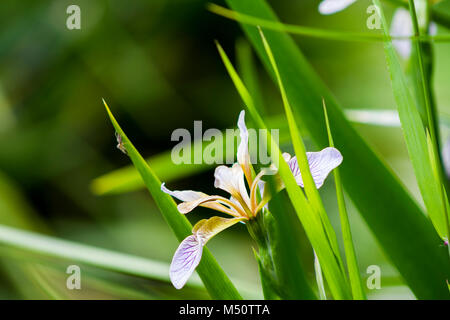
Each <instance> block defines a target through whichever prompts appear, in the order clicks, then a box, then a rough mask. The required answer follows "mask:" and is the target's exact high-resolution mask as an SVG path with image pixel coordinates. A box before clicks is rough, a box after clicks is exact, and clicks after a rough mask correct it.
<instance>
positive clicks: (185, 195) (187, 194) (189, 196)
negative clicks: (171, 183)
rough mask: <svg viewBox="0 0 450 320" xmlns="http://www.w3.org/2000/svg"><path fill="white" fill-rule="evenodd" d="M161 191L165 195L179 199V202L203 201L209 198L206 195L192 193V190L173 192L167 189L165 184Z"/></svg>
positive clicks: (196, 192) (162, 185)
mask: <svg viewBox="0 0 450 320" xmlns="http://www.w3.org/2000/svg"><path fill="white" fill-rule="evenodd" d="M161 191H162V192H164V193H167V194H169V195H171V196H172V197H174V198H177V199H178V200H181V201H195V200H198V199H201V198H203V197H205V196H208V195H207V194H206V193H203V192H198V191H192V190H183V191H179V190H174V191H172V190H169V189H167V188H166V186H165V183H164V182H163V183H162V184H161Z"/></svg>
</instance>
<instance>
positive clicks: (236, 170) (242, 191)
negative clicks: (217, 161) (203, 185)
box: [214, 163, 250, 207]
mask: <svg viewBox="0 0 450 320" xmlns="http://www.w3.org/2000/svg"><path fill="white" fill-rule="evenodd" d="M214 178H215V181H214V187H216V188H219V189H222V190H224V191H226V192H228V193H229V194H231V195H232V196H233V197H234V198H236V200H240V199H239V197H241V198H242V200H243V201H244V202H245V204H246V205H247V206H248V207H250V198H249V196H248V194H247V189H246V187H245V181H244V172H243V171H242V168H241V166H240V165H239V164H238V163H235V164H234V165H233V166H232V167H231V168H229V167H227V166H218V167H217V168H216V171H215V172H214Z"/></svg>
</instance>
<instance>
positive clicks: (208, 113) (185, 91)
mask: <svg viewBox="0 0 450 320" xmlns="http://www.w3.org/2000/svg"><path fill="white" fill-rule="evenodd" d="M214 3H217V4H220V5H224V3H223V2H222V1H214ZM269 3H270V4H271V5H272V7H273V8H274V10H275V11H276V12H277V14H278V15H279V16H280V18H281V20H282V21H284V22H288V23H292V24H299V25H307V26H315V27H320V28H330V29H336V30H344V31H357V32H371V31H370V30H368V29H367V28H366V19H367V14H366V8H367V6H368V5H369V4H370V1H358V3H356V4H355V5H353V6H351V7H350V8H349V9H347V10H345V11H343V12H341V13H339V14H336V15H333V16H321V15H319V13H318V12H317V5H318V3H319V0H308V1H305V0H284V1H269ZM71 4H77V5H78V6H80V8H81V30H68V29H67V28H66V19H67V17H68V14H67V13H66V8H67V7H68V6H69V5H71ZM206 4H207V1H204V0H151V1H149V0H147V1H146V0H132V1H126V2H125V1H120V0H96V1H88V0H85V1H75V0H71V1H66V0H58V1H56V0H54V1H50V0H49V1H31V0H26V1H25V0H22V1H20V2H19V1H13V0H3V1H1V3H0V26H1V28H0V141H1V148H0V224H2V225H8V226H13V227H17V228H21V229H27V230H33V231H37V232H40V233H46V234H48V235H52V236H56V237H60V238H63V239H67V240H72V241H75V242H79V243H83V244H88V245H92V246H98V247H101V248H106V249H111V250H114V251H119V252H124V253H128V254H132V255H137V256H141V257H146V258H150V259H153V260H156V261H161V262H165V263H170V261H171V258H172V255H173V253H174V251H175V249H176V247H177V245H178V242H177V241H176V239H175V237H174V236H173V235H172V233H171V231H170V230H169V228H168V226H167V225H166V224H165V222H164V221H163V219H162V217H161V215H160V213H159V212H158V209H157V208H156V207H155V205H154V203H153V202H152V199H151V197H150V196H149V194H148V192H147V191H145V190H140V191H133V192H129V193H125V194H112V195H102V196H100V195H96V194H95V193H94V192H93V188H92V181H93V180H94V179H95V178H97V177H99V176H101V175H103V174H106V173H108V172H110V171H112V170H114V169H118V168H121V167H124V166H127V165H129V164H130V161H129V159H128V158H127V156H125V155H124V154H122V153H121V152H120V151H119V150H117V149H116V147H115V146H116V141H115V137H114V131H113V129H112V126H111V125H110V123H109V120H108V119H107V117H106V113H105V111H104V108H103V106H102V103H101V99H102V98H105V99H106V101H107V102H108V104H109V106H110V107H111V108H112V110H113V112H114V113H115V115H116V117H117V118H118V120H119V122H120V123H121V125H122V128H123V129H124V130H125V132H127V135H128V137H129V138H130V139H131V140H132V141H133V142H134V144H135V146H136V147H137V148H138V149H139V150H140V152H141V153H142V154H143V155H144V156H145V157H149V156H152V155H157V154H159V153H161V152H164V151H167V150H170V149H171V148H172V147H173V146H174V145H175V143H174V142H171V141H170V136H171V133H172V131H173V130H175V129H176V128H187V129H188V130H193V121H194V120H202V121H203V128H204V130H205V129H206V128H219V129H225V128H234V127H235V125H236V120H237V115H238V113H239V111H240V110H241V109H243V105H242V102H241V100H240V99H239V96H238V95H237V93H236V92H235V90H234V87H233V85H232V83H231V81H230V80H229V78H228V75H227V73H226V71H225V69H224V67H223V65H222V62H221V61H220V59H219V56H218V54H217V51H216V48H215V45H214V40H215V39H217V40H219V41H220V43H221V44H222V46H223V47H224V48H225V49H226V50H227V51H228V52H229V53H230V54H231V55H232V57H234V55H233V52H234V50H235V46H236V42H237V41H244V40H243V34H242V32H241V30H240V29H239V27H238V25H237V24H236V23H235V22H232V21H229V20H226V19H224V18H222V17H219V16H216V15H214V14H212V13H210V12H208V11H207V10H206ZM386 9H387V12H388V13H389V14H392V12H393V9H394V8H393V7H390V6H387V7H386ZM442 31H443V32H446V30H443V29H440V32H442ZM295 39H296V41H297V43H298V45H299V47H300V48H301V49H302V50H303V52H304V53H305V55H306V56H307V58H308V60H309V61H310V62H311V64H312V65H313V67H314V68H315V70H316V71H317V72H318V73H319V75H320V76H321V78H322V79H323V80H324V81H325V83H326V84H327V85H328V86H329V88H330V89H331V90H332V91H333V93H334V94H335V96H336V97H337V99H338V101H340V102H341V105H343V106H345V107H346V108H348V109H394V108H395V105H394V100H393V97H392V90H391V87H390V82H389V75H388V73H387V69H386V64H385V60H384V52H383V48H382V44H380V43H356V42H345V43H344V42H336V41H327V40H322V39H311V38H304V37H295ZM434 49H435V63H436V69H435V74H434V89H435V94H436V98H437V104H438V108H439V112H441V113H444V114H445V113H450V110H448V109H449V108H450V106H449V105H448V102H449V101H450V91H449V90H448V82H447V81H446V76H447V75H448V74H449V73H450V54H449V53H450V44H445V43H441V44H437V45H435V46H434ZM255 61H256V59H255ZM256 67H257V72H258V75H259V79H260V86H261V88H262V90H261V91H262V92H263V97H264V100H263V101H264V107H265V109H266V110H267V113H268V114H270V115H279V114H280V113H281V112H282V106H281V100H280V97H279V93H278V90H277V88H276V86H274V84H273V83H272V82H271V80H270V79H269V77H268V76H267V74H266V73H265V70H264V69H263V67H262V66H261V65H260V63H259V62H256ZM355 126H356V127H357V129H358V130H359V131H360V133H361V134H362V135H363V136H364V137H365V138H366V140H367V141H368V142H369V143H370V144H371V145H372V146H373V148H374V149H375V150H376V151H377V152H378V153H379V154H380V155H381V156H382V157H383V158H384V159H385V160H386V162H387V163H388V164H389V165H390V166H391V167H392V168H393V170H394V171H395V172H396V173H397V174H398V176H399V177H400V179H401V180H402V181H403V183H404V184H405V185H406V186H407V187H408V188H409V190H410V191H411V192H412V193H413V194H414V195H415V196H416V197H417V195H418V192H417V186H416V182H415V178H414V176H413V174H412V169H411V165H410V163H409V160H408V157H407V152H406V148H405V146H404V143H403V138H402V135H401V131H400V129H399V128H386V127H375V126H370V125H361V124H360V125H358V124H355ZM447 134H448V133H447V132H443V136H444V137H446V135H447ZM309 146H310V148H311V150H313V151H316V150H315V149H314V146H312V145H309ZM282 148H283V149H284V150H286V151H291V150H292V149H290V146H289V145H283V146H282ZM212 169H213V168H211V170H208V171H205V172H202V173H198V174H195V175H192V176H189V177H184V178H182V179H175V180H173V181H170V184H169V187H171V188H173V189H193V190H201V191H204V192H206V193H215V192H216V191H215V190H214V188H213V171H212ZM368 174H370V172H369V173H368ZM331 180H332V179H329V181H328V183H326V185H325V187H324V188H322V189H321V193H322V194H323V195H324V199H325V200H324V201H325V205H326V207H327V209H328V212H329V214H330V215H331V219H332V222H333V223H334V224H335V226H336V230H340V228H339V218H338V216H337V213H338V212H337V208H336V203H335V198H334V196H333V194H334V190H333V184H332V183H331V182H330V181H331ZM327 194H329V195H330V196H328V197H327ZM418 201H419V200H418ZM210 214H211V213H210V212H208V210H206V209H199V210H196V211H195V212H193V213H191V214H190V215H189V219H191V221H192V222H194V221H197V220H199V219H201V218H205V217H208V216H210ZM350 218H351V224H352V228H353V229H352V230H353V233H354V241H355V245H356V250H357V254H358V258H359V263H360V268H361V270H362V272H363V273H364V278H366V277H367V274H366V273H365V270H366V269H367V267H368V266H369V265H379V266H380V267H381V271H382V281H381V286H382V289H380V290H368V291H367V293H368V296H369V298H373V299H378V298H384V299H389V298H405V299H408V298H413V297H414V296H413V295H412V293H411V292H410V291H409V289H408V288H407V287H405V286H403V285H402V280H401V279H400V278H399V276H398V273H397V272H396V270H395V269H394V268H393V267H392V265H391V264H390V263H389V261H387V260H386V258H385V256H384V255H383V252H382V250H381V249H380V248H379V246H378V245H377V243H376V242H375V240H374V238H373V236H372V235H371V233H370V231H369V229H368V228H367V226H366V225H365V223H364V222H363V221H362V220H361V219H360V218H359V216H358V213H357V212H356V211H355V210H354V209H353V208H351V210H350ZM299 230H300V231H301V228H300V227H299ZM301 237H302V239H301V240H302V241H301V242H300V243H301V244H300V246H299V251H300V252H301V253H302V254H303V255H304V256H305V261H308V260H310V263H309V266H307V267H308V270H307V273H308V275H309V276H310V278H311V281H313V278H314V274H313V270H314V269H313V265H312V260H311V255H312V252H311V251H310V247H309V245H308V244H307V240H306V239H305V238H304V236H301ZM405 245H407V239H405ZM252 246H254V243H253V242H252V241H251V239H250V237H249V236H248V234H247V232H246V229H245V226H243V225H237V226H235V227H233V228H231V229H230V230H227V231H226V232H223V233H221V234H220V235H219V236H217V238H216V239H214V240H213V241H211V242H210V243H209V244H208V247H210V249H211V250H212V252H213V254H214V255H215V257H216V258H217V260H218V261H219V263H220V265H221V266H222V267H223V268H224V270H225V271H226V272H227V274H228V275H229V276H230V277H231V278H232V279H233V280H234V282H235V283H236V284H238V287H239V286H241V287H244V288H245V289H246V292H248V294H247V297H252V298H261V297H262V293H261V292H260V289H259V277H258V272H257V265H256V262H255V260H254V258H253V252H252ZM71 264H78V265H80V267H81V270H82V289H81V290H68V289H66V278H67V277H68V275H67V274H66V268H67V266H68V265H71ZM0 279H1V281H0V298H1V299H22V298H24V299H49V298H50V299H51V298H58V299H95V298H97V299H116V298H143V299H152V298H161V299H171V298H207V297H208V296H207V294H206V292H205V291H204V290H203V289H202V288H199V287H196V286H191V287H187V288H186V289H184V290H182V291H178V290H175V289H173V288H172V286H171V285H170V284H169V283H166V282H163V281H158V280H154V281H153V280H148V279H143V278H139V277H135V276H132V275H126V274H119V273H115V272H112V271H104V270H101V269H99V268H95V267H92V266H87V265H84V264H80V263H77V262H76V261H70V260H68V259H65V260H64V259H55V258H49V257H45V256H41V255H37V254H31V253H28V252H26V251H23V250H19V249H15V248H11V247H8V246H5V245H2V244H0ZM245 296H246V294H244V297H245Z"/></svg>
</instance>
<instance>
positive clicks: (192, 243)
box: [169, 235, 203, 289]
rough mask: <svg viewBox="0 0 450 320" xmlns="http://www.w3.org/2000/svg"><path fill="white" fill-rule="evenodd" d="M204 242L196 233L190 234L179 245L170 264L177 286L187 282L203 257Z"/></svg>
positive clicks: (170, 271)
mask: <svg viewBox="0 0 450 320" xmlns="http://www.w3.org/2000/svg"><path fill="white" fill-rule="evenodd" d="M202 252H203V244H202V243H201V241H200V239H198V237H197V236H196V235H191V236H188V237H187V238H186V239H184V240H183V241H182V242H181V243H180V245H179V246H178V249H177V251H175V254H174V255H173V259H172V263H171V264H170V270H169V275H170V280H171V281H172V284H173V286H174V287H175V288H177V289H181V288H183V286H184V285H185V284H186V282H187V281H188V279H189V278H190V276H191V275H192V273H193V272H194V270H195V268H197V266H198V264H199V263H200V260H201V258H202Z"/></svg>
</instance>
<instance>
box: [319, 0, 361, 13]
mask: <svg viewBox="0 0 450 320" xmlns="http://www.w3.org/2000/svg"><path fill="white" fill-rule="evenodd" d="M354 2H356V0H323V1H322V2H321V3H320V4H319V12H320V13H321V14H325V15H328V14H333V13H336V12H339V11H342V10H344V9H345V8H347V7H348V6H350V5H351V4H353V3H354Z"/></svg>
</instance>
